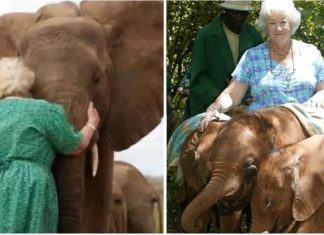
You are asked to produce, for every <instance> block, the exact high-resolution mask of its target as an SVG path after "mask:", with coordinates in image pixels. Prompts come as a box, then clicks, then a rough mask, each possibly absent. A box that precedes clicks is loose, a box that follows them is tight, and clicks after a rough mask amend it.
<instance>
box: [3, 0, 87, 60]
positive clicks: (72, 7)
mask: <svg viewBox="0 0 324 235" xmlns="http://www.w3.org/2000/svg"><path fill="white" fill-rule="evenodd" d="M58 16H60V17H61V16H67V17H68V16H70V17H78V16H81V12H80V9H79V6H78V5H76V4H75V3H73V2H70V1H64V2H60V3H52V4H47V5H44V6H42V7H40V8H39V9H38V10H37V11H36V13H29V12H28V13H27V12H19V13H8V14H4V15H2V16H0V57H14V56H17V53H19V52H18V47H19V45H20V42H21V40H22V38H23V36H24V34H25V33H26V31H27V30H28V29H29V28H30V27H31V26H33V25H34V24H36V23H37V22H40V21H44V20H46V19H49V18H52V17H58Z"/></svg>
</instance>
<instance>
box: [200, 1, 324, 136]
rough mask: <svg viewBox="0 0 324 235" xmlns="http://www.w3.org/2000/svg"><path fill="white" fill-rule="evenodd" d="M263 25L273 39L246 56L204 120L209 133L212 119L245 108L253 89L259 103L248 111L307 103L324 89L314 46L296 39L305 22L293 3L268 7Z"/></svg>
mask: <svg viewBox="0 0 324 235" xmlns="http://www.w3.org/2000/svg"><path fill="white" fill-rule="evenodd" d="M257 24H258V26H259V27H260V29H261V30H262V31H263V33H264V34H266V35H267V36H268V38H269V40H268V41H267V42H264V43H262V44H260V45H259V46H256V47H254V48H251V49H249V50H247V51H246V52H245V54H244V55H243V56H242V58H241V60H240V62H239V64H238V65H237V67H236V69H235V70H234V72H233V73H232V77H233V80H232V83H231V84H230V85H229V86H228V88H226V89H225V90H224V91H223V92H222V93H221V95H220V96H218V98H216V100H215V102H214V103H212V104H211V105H210V106H209V107H208V109H207V111H206V113H205V115H204V116H203V118H202V120H201V123H200V129H201V130H202V131H203V130H204V129H205V128H206V127H207V126H208V123H209V121H210V120H211V119H212V118H215V117H216V118H217V117H218V116H219V114H220V113H221V112H226V111H228V110H230V109H232V108H233V107H235V106H237V105H239V104H240V102H241V100H242V98H243V96H244V95H245V93H246V91H247V90H248V88H249V87H250V88H251V94H252V96H253V97H254V101H253V102H252V103H251V104H250V105H249V106H248V108H247V110H248V111H253V110H256V109H261V108H265V107H269V106H275V105H281V104H285V103H304V102H306V101H308V100H309V99H311V97H312V96H313V95H314V94H315V93H316V92H318V91H320V90H322V89H323V88H324V61H323V58H322V56H321V53H320V51H319V50H318V49H317V48H316V47H315V46H313V45H311V44H307V43H304V42H302V41H297V40H293V39H291V35H292V34H294V33H295V31H296V30H297V28H298V27H299V24H300V13H299V12H298V11H297V10H296V8H295V6H294V3H293V1H292V0H282V1H271V0H265V1H264V2H263V3H262V6H261V11H260V16H259V19H258V20H257Z"/></svg>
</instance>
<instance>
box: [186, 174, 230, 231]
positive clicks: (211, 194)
mask: <svg viewBox="0 0 324 235" xmlns="http://www.w3.org/2000/svg"><path fill="white" fill-rule="evenodd" d="M218 169H219V168H218ZM224 175H228V173H226V174H225V173H221V172H219V171H217V170H216V171H214V173H213V175H212V177H211V179H210V181H209V183H208V184H207V186H206V187H205V188H204V189H203V190H202V191H201V192H200V193H199V194H198V195H197V197H196V198H194V199H193V200H192V201H191V202H190V203H189V205H188V206H187V207H186V209H185V210H184V212H183V214H182V218H181V223H182V227H183V229H184V230H185V231H186V232H190V233H198V232H199V231H201V230H202V229H203V226H204V225H203V221H202V220H201V218H199V216H200V215H201V214H202V213H203V212H205V211H206V210H208V208H210V207H211V206H212V205H214V204H216V203H217V202H218V201H219V200H220V199H222V198H223V197H224V196H225V195H226V193H228V192H229V186H230V183H229V182H230V180H229V179H227V181H225V182H224Z"/></svg>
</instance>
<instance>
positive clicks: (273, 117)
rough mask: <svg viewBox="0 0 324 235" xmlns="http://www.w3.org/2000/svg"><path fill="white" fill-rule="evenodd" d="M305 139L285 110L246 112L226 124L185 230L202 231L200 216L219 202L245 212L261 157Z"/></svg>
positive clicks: (185, 214) (184, 221) (190, 208)
mask: <svg viewBox="0 0 324 235" xmlns="http://www.w3.org/2000/svg"><path fill="white" fill-rule="evenodd" d="M304 138H306V133H304V131H303V129H302V127H301V125H300V123H299V121H298V120H297V118H296V117H295V116H294V115H293V114H292V113H290V111H288V110H287V109H285V108H282V107H274V108H267V109H263V110H259V111H256V112H254V113H245V114H242V115H240V116H237V117H235V118H233V119H232V120H231V121H229V122H227V123H225V124H224V125H223V126H222V127H221V128H220V130H219V132H218V135H217V138H216V139H215V140H214V142H213V147H212V149H211V150H210V152H209V155H210V156H209V158H210V159H211V163H212V174H211V178H210V180H209V182H208V184H207V186H206V187H205V188H204V189H203V190H202V191H201V192H200V193H199V195H198V196H197V197H196V198H195V199H194V200H193V201H192V202H191V203H190V204H189V205H188V206H187V208H186V209H185V211H184V212H183V215H182V226H183V227H184V229H185V230H186V231H188V232H196V231H200V230H201V227H202V222H201V220H200V218H199V216H200V215H201V214H202V213H204V212H205V211H206V210H207V209H208V208H209V207H210V206H212V205H214V204H216V203H218V206H219V208H220V209H221V210H223V211H224V212H230V211H235V210H240V209H242V208H243V207H244V206H245V205H246V204H247V203H248V202H249V198H250V193H251V188H252V185H253V182H254V175H255V173H256V171H257V166H258V164H259V162H260V161H261V160H262V157H264V156H265V155H266V154H268V153H270V152H272V151H273V150H274V149H276V148H278V147H281V146H284V145H288V144H292V143H296V142H298V141H300V140H302V139H304Z"/></svg>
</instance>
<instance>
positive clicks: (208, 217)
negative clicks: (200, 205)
mask: <svg viewBox="0 0 324 235" xmlns="http://www.w3.org/2000/svg"><path fill="white" fill-rule="evenodd" d="M223 124H224V122H211V123H210V126H209V128H208V129H207V130H206V131H205V132H203V133H202V132H201V131H200V130H198V129H196V130H194V131H193V132H192V133H191V134H190V135H189V136H188V137H187V138H186V140H185V142H184V143H183V146H182V148H181V152H180V166H181V169H182V173H183V183H181V184H179V185H178V195H179V199H180V202H181V204H182V205H181V206H182V208H183V209H184V208H185V207H186V206H187V205H188V203H190V201H192V200H193V199H194V197H195V196H197V195H198V193H199V192H200V191H201V190H202V189H203V188H204V186H205V185H206V184H207V182H208V180H209V177H210V174H211V169H210V166H211V165H210V159H208V158H207V157H206V156H208V154H207V153H208V151H209V150H210V148H211V145H212V143H213V140H214V139H215V138H216V136H217V133H218V130H219V128H220V127H221V126H222V125H223ZM215 210H216V208H214V207H213V208H211V209H210V210H209V211H208V212H206V213H205V214H204V216H203V217H204V219H203V223H204V226H203V227H202V230H201V231H199V232H207V231H208V229H209V228H208V226H209V224H212V226H213V228H214V230H215V231H216V230H217V229H218V227H217V226H216V224H217V218H216V216H215V215H216V213H215Z"/></svg>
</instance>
